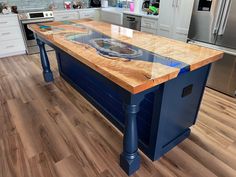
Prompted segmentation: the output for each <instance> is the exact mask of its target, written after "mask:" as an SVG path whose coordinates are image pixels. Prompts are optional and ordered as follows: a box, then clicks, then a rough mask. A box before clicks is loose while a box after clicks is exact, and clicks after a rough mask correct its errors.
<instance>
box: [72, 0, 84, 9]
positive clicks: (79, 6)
mask: <svg viewBox="0 0 236 177" xmlns="http://www.w3.org/2000/svg"><path fill="white" fill-rule="evenodd" d="M72 7H73V9H82V8H84V5H83V3H82V2H81V1H80V0H74V1H72Z"/></svg>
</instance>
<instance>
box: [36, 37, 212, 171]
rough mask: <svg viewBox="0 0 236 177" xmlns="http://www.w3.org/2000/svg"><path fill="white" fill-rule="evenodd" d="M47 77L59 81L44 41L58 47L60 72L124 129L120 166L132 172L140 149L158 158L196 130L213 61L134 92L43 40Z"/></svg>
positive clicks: (40, 45) (114, 122) (41, 53)
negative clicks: (193, 129)
mask: <svg viewBox="0 0 236 177" xmlns="http://www.w3.org/2000/svg"><path fill="white" fill-rule="evenodd" d="M36 37H37V42H38V45H39V48H40V56H41V64H42V68H43V71H44V72H43V74H44V79H45V81H53V75H52V72H51V70H50V64H49V60H48V57H47V54H46V51H45V47H44V44H45V43H47V44H49V45H50V46H51V47H53V48H54V49H55V51H56V55H57V61H58V68H59V72H60V75H61V76H62V77H63V78H64V79H65V80H66V81H67V82H68V83H69V84H70V85H72V86H73V87H74V88H75V89H76V90H78V91H79V92H80V93H81V94H82V95H83V96H84V97H85V98H86V99H87V100H88V101H90V102H91V103H92V104H93V105H94V106H95V107H96V108H97V109H98V110H99V111H100V112H101V113H102V114H103V115H104V116H105V117H106V118H108V119H109V120H110V122H112V123H113V124H114V125H115V126H116V127H117V128H118V129H119V130H120V131H122V132H123V133H124V138H123V151H122V153H121V155H120V165H121V167H122V168H123V170H124V171H125V172H126V173H127V174H128V175H131V174H133V173H134V172H135V171H136V170H137V169H139V167H140V156H139V154H138V148H140V149H141V150H142V151H143V152H144V153H145V154H146V155H147V156H148V157H149V158H150V159H151V160H157V159H159V158H160V157H162V156H163V155H164V154H165V153H166V152H168V151H169V150H171V149H172V148H173V147H175V146H176V145H177V144H178V143H180V142H181V141H183V140H184V139H185V138H187V137H188V136H189V134H190V129H189V128H190V127H191V126H192V125H193V124H195V122H196V119H197V113H198V110H199V107H200V103H201V100H202V95H203V92H204V88H205V85H206V81H207V76H208V73H209V69H210V65H207V66H204V67H202V68H200V69H197V70H194V71H191V72H185V73H181V74H180V75H179V76H178V77H177V78H175V79H172V80H170V81H168V82H165V83H163V84H160V85H158V86H155V87H153V88H151V89H148V90H145V91H143V92H141V93H138V94H132V93H130V92H128V91H127V90H125V89H123V88H122V87H120V86H119V85H117V84H115V83H114V82H112V81H110V80H109V79H107V78H106V77H104V76H102V75H101V74H99V73H98V72H96V71H94V70H93V69H91V68H89V67H88V66H86V65H85V64H83V63H81V62H80V61H79V60H78V59H75V58H74V57H72V56H71V55H69V54H67V53H66V52H64V51H62V50H61V49H59V48H57V47H56V46H54V45H53V44H51V43H49V42H47V41H45V40H43V39H40V38H39V37H38V36H37V35H36Z"/></svg>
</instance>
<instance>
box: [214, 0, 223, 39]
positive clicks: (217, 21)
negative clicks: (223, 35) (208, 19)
mask: <svg viewBox="0 0 236 177" xmlns="http://www.w3.org/2000/svg"><path fill="white" fill-rule="evenodd" d="M225 3H226V0H222V1H220V4H219V6H220V8H219V9H218V13H217V17H216V22H215V25H214V28H213V34H215V35H217V34H218V32H219V28H220V24H221V21H222V16H223V13H224V8H225Z"/></svg>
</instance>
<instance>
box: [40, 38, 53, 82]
mask: <svg viewBox="0 0 236 177" xmlns="http://www.w3.org/2000/svg"><path fill="white" fill-rule="evenodd" d="M36 40H37V44H38V46H39V50H40V59H41V65H42V68H43V77H44V80H45V82H51V81H53V80H54V79H53V74H52V71H51V69H50V63H49V60H48V55H47V52H46V50H45V44H44V42H42V41H41V40H39V39H36Z"/></svg>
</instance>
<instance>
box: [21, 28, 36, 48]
mask: <svg viewBox="0 0 236 177" xmlns="http://www.w3.org/2000/svg"><path fill="white" fill-rule="evenodd" d="M29 24H30V23H29ZM27 25H28V24H23V30H24V34H25V39H26V40H25V42H26V45H27V47H32V46H36V45H37V43H36V40H35V37H34V33H33V32H32V31H31V30H30V29H29V28H28V27H27Z"/></svg>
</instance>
